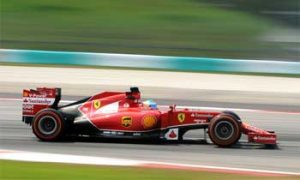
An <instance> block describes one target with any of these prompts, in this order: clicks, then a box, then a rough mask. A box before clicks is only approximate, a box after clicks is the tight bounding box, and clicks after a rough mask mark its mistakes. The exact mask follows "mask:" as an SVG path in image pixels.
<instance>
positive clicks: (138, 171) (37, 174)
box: [0, 160, 298, 180]
mask: <svg viewBox="0 0 300 180" xmlns="http://www.w3.org/2000/svg"><path fill="white" fill-rule="evenodd" d="M297 178H298V177H292V176H286V177H277V178H274V177H258V176H246V175H232V174H222V173H208V172H195V171H184V170H166V169H150V168H136V167H109V166H92V165H73V164H56V163H33V162H19V161H6V160H0V179H3V180H6V179H14V180H15V179H30V180H34V179H38V180H40V179H43V180H48V179H49V180H53V179H63V180H67V179H72V180H76V179H85V180H88V179H99V180H100V179H103V180H117V179H129V180H144V179H145V180H166V179H171V180H185V179H187V180H196V179H222V180H227V179H228V180H235V179H249V180H256V179H270V180H271V179H272V180H273V179H275V180H280V179H285V180H286V179H297Z"/></svg>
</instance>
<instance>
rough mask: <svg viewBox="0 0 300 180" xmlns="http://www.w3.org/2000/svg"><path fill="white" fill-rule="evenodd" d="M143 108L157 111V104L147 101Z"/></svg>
mask: <svg viewBox="0 0 300 180" xmlns="http://www.w3.org/2000/svg"><path fill="white" fill-rule="evenodd" d="M143 106H144V107H149V108H151V109H157V104H156V102H154V101H153V100H151V99H150V100H147V101H144V102H143Z"/></svg>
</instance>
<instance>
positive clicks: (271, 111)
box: [0, 98, 300, 115]
mask: <svg viewBox="0 0 300 180" xmlns="http://www.w3.org/2000/svg"><path fill="white" fill-rule="evenodd" d="M0 101H22V99H20V98H0ZM60 102H61V103H73V102H75V101H73V100H61V101H60ZM158 107H160V108H169V105H159V106H158ZM176 107H177V108H178V109H191V110H216V111H224V110H228V111H240V112H260V113H279V114H295V115H300V112H288V111H275V110H274V111H273V110H260V109H243V108H225V107H205V106H203V107H202V106H201V107H199V106H176Z"/></svg>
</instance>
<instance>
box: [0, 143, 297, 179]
mask: <svg viewBox="0 0 300 180" xmlns="http://www.w3.org/2000/svg"><path fill="white" fill-rule="evenodd" d="M0 159H3V160H18V161H30V162H52V163H72V164H89V165H105V166H137V167H154V168H174V167H175V168H177V169H191V170H201V169H202V170H203V169H204V170H214V171H216V172H218V171H220V172H228V173H238V174H239V173H241V174H245V173H246V174H256V175H266V174H267V175H300V173H298V172H287V171H272V170H260V169H246V168H233V167H222V166H207V165H194V164H180V163H166V162H159V161H141V160H130V159H119V158H108V157H93V156H79V155H67V154H52V153H38V152H25V151H13V150H4V149H2V150H1V149H0Z"/></svg>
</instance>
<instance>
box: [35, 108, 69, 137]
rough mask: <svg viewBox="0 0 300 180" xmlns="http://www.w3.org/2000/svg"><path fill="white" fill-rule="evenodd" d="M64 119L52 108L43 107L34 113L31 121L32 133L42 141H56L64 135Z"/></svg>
mask: <svg viewBox="0 0 300 180" xmlns="http://www.w3.org/2000/svg"><path fill="white" fill-rule="evenodd" d="M64 127H65V124H64V121H63V119H62V117H61V115H60V114H59V112H57V111H56V110H54V109H44V110H41V111H40V112H38V113H37V114H36V116H35V117H34V119H33V123H32V130H33V133H34V134H35V135H36V137H38V138H39V139H41V140H43V141H56V140H58V139H60V138H61V137H62V136H63V135H64Z"/></svg>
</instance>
